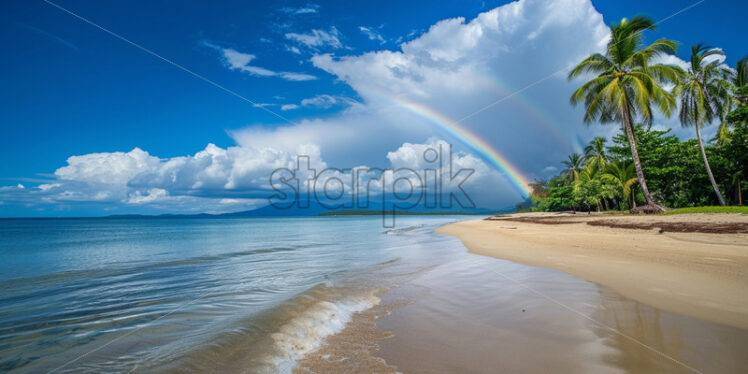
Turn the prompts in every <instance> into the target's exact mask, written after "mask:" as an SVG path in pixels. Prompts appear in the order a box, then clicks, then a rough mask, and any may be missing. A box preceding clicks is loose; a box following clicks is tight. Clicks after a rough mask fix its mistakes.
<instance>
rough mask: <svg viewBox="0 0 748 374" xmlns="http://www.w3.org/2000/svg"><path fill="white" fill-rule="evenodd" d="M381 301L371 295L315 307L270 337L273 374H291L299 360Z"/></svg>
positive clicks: (322, 303)
mask: <svg viewBox="0 0 748 374" xmlns="http://www.w3.org/2000/svg"><path fill="white" fill-rule="evenodd" d="M379 301H380V300H379V298H378V297H376V296H375V295H374V293H373V292H372V293H370V294H367V295H363V296H349V297H346V298H343V299H341V300H338V301H318V302H316V303H314V304H312V305H311V306H309V307H308V308H307V309H306V310H305V311H303V312H302V313H300V314H299V315H298V316H296V317H294V318H292V319H290V320H289V321H288V322H286V323H285V324H284V325H282V326H281V327H280V329H279V330H278V331H277V332H275V333H273V334H271V336H270V337H271V339H272V342H273V348H274V349H273V351H274V352H273V356H272V357H269V358H268V360H269V361H270V363H271V364H272V366H273V367H274V370H273V371H274V372H278V373H291V372H292V370H293V368H294V367H295V365H296V362H297V361H298V360H299V359H301V358H303V357H304V356H305V355H306V354H308V353H310V352H313V351H314V350H316V349H318V348H319V347H320V346H321V345H322V344H323V342H324V340H325V338H327V337H328V336H331V335H334V334H337V333H339V332H341V331H342V330H343V329H344V328H345V326H346V324H347V323H348V322H350V321H351V319H352V318H353V316H354V314H356V313H359V312H363V311H365V310H368V309H370V308H372V307H374V306H376V305H377V304H379Z"/></svg>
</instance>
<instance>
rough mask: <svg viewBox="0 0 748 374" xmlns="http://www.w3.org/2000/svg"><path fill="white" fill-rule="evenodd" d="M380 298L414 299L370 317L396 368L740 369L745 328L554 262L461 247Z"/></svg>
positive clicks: (744, 363) (745, 365)
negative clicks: (521, 260) (626, 291)
mask: <svg viewBox="0 0 748 374" xmlns="http://www.w3.org/2000/svg"><path fill="white" fill-rule="evenodd" d="M498 273H500V274H505V275H506V276H508V277H509V278H511V279H514V280H516V281H517V282H519V283H521V284H523V285H525V286H527V287H530V288H532V289H533V290H536V291H538V292H539V294H542V295H545V296H547V297H548V298H545V297H543V296H540V295H539V294H536V293H534V292H531V291H529V290H527V289H525V288H523V287H521V286H518V284H517V283H513V282H509V281H507V280H506V279H502V277H500V276H498V275H497V274H498ZM388 297H393V298H410V299H412V300H414V301H413V303H412V304H410V305H407V306H404V307H402V308H398V309H396V310H394V311H393V312H392V313H391V315H389V316H385V317H383V318H382V319H381V320H380V321H379V322H378V326H379V328H380V329H382V330H384V331H393V332H394V336H393V337H392V338H391V339H386V340H383V341H381V342H380V346H381V349H380V353H379V355H380V356H381V357H382V358H384V359H385V360H386V362H387V363H388V364H390V365H395V366H397V368H398V370H399V371H401V372H404V373H454V372H462V373H468V372H469V373H496V372H512V373H537V372H555V373H572V372H573V373H578V372H594V373H627V372H628V373H681V372H683V373H687V372H710V373H711V372H716V373H738V372H748V357H746V356H745V354H744V350H745V347H746V346H748V331H747V330H742V329H738V328H734V327H729V326H724V325H719V324H715V323H712V322H706V321H703V320H699V319H695V318H692V317H685V316H681V315H677V314H673V313H669V312H665V311H661V310H658V309H655V308H653V307H650V306H648V305H645V304H641V303H639V302H636V301H633V300H631V299H628V298H626V297H624V296H622V295H620V294H618V293H616V292H615V291H612V290H610V289H608V288H605V287H602V286H598V285H595V284H593V283H590V282H586V281H584V280H580V279H578V278H574V277H572V276H570V275H567V274H565V273H562V272H559V271H555V270H550V269H545V268H535V267H529V266H525V265H520V264H515V263H511V262H508V261H503V260H497V259H493V258H487V257H482V256H477V255H472V254H465V256H464V257H461V258H459V259H458V260H456V261H453V262H450V263H447V264H444V265H442V266H441V267H439V268H437V269H435V270H433V271H431V272H429V273H427V274H424V275H423V276H421V277H419V278H417V279H415V280H414V281H413V282H410V283H409V284H407V285H403V286H401V287H399V288H398V289H396V290H393V291H391V292H390V293H388V294H386V295H384V296H383V297H382V299H383V302H387V299H388ZM549 298H552V299H553V300H555V301H558V302H560V303H562V304H564V305H565V306H567V307H569V308H570V309H573V310H574V311H576V312H579V313H580V314H577V313H575V312H572V311H570V310H569V309H566V308H565V307H563V306H560V305H558V304H556V303H555V302H554V301H551V300H550V299H549ZM584 316H587V317H589V319H588V318H586V317H584ZM612 329H615V331H617V333H616V332H614V331H613V330H612Z"/></svg>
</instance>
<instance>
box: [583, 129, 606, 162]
mask: <svg viewBox="0 0 748 374" xmlns="http://www.w3.org/2000/svg"><path fill="white" fill-rule="evenodd" d="M606 141H607V140H606V139H605V138H603V137H600V136H598V137H596V138H595V139H592V140H591V141H590V144H588V145H587V146H586V147H584V157H585V158H586V159H587V164H589V165H593V167H594V168H596V169H597V170H598V171H602V170H603V169H604V168H605V165H606V164H607V163H608V155H607V154H605V142H606Z"/></svg>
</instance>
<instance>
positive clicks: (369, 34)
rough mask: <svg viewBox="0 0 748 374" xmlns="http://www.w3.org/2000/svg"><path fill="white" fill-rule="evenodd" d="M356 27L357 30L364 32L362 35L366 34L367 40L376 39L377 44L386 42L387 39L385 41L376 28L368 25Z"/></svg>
mask: <svg viewBox="0 0 748 374" xmlns="http://www.w3.org/2000/svg"><path fill="white" fill-rule="evenodd" d="M358 29H359V30H360V31H361V32H362V33H364V35H366V36H367V37H368V38H369V40H374V41H378V42H379V44H384V43H386V42H387V41H386V40H384V38H383V37H382V34H380V33H379V32H378V31H376V30H374V29H372V28H370V27H366V26H359V27H358Z"/></svg>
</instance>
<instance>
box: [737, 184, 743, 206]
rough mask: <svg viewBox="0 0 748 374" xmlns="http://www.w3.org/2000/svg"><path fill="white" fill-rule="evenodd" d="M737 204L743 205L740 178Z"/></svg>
mask: <svg viewBox="0 0 748 374" xmlns="http://www.w3.org/2000/svg"><path fill="white" fill-rule="evenodd" d="M738 205H740V206H743V191H742V190H741V187H740V178H738Z"/></svg>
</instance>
